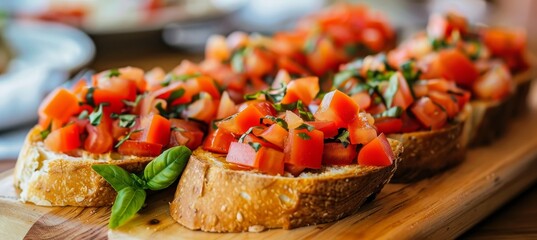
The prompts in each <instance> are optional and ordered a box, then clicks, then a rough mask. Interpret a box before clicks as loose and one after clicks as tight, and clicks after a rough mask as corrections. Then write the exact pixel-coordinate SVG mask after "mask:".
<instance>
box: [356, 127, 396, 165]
mask: <svg viewBox="0 0 537 240" xmlns="http://www.w3.org/2000/svg"><path fill="white" fill-rule="evenodd" d="M394 159H395V156H394V154H393V151H392V148H391V146H390V143H389V142H388V139H386V136H384V134H383V133H381V134H380V135H379V136H378V137H376V138H375V139H373V141H371V142H369V143H368V144H366V145H365V146H363V147H362V149H360V152H359V153H358V164H360V165H362V166H376V167H383V166H390V165H392V163H393V160H394Z"/></svg>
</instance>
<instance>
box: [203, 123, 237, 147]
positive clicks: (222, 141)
mask: <svg viewBox="0 0 537 240" xmlns="http://www.w3.org/2000/svg"><path fill="white" fill-rule="evenodd" d="M236 141H237V139H236V138H235V135H233V134H231V133H229V132H226V131H223V130H221V129H220V128H218V129H216V130H214V131H213V132H212V133H210V134H209V135H208V136H207V138H205V141H204V142H203V149H204V150H207V151H211V152H216V153H227V152H228V151H229V146H230V144H231V143H232V142H236Z"/></svg>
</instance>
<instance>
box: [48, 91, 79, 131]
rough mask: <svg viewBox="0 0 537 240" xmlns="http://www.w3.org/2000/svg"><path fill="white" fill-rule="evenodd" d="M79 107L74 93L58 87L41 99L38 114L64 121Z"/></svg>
mask: <svg viewBox="0 0 537 240" xmlns="http://www.w3.org/2000/svg"><path fill="white" fill-rule="evenodd" d="M79 109H80V106H79V104H78V98H77V97H76V95H75V94H73V93H71V92H70V91H69V90H67V89H65V88H58V89H56V90H54V91H53V92H52V93H50V94H49V95H48V96H47V97H46V98H45V100H43V102H42V103H41V105H40V106H39V116H46V117H48V118H52V119H57V120H58V121H60V122H63V123H65V121H67V120H68V119H69V118H70V117H71V116H72V115H73V114H75V113H77V112H78V110H79Z"/></svg>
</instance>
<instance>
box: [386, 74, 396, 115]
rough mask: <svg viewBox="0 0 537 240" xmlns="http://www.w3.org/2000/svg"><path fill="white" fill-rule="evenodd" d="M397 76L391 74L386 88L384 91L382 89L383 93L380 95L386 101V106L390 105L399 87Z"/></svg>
mask: <svg viewBox="0 0 537 240" xmlns="http://www.w3.org/2000/svg"><path fill="white" fill-rule="evenodd" d="M397 78H398V75H397V74H393V75H392V76H391V77H390V80H389V85H388V88H387V89H386V91H384V94H383V95H382V96H383V97H384V101H385V102H386V107H391V106H392V104H393V98H394V97H395V94H396V93H397V90H398V89H399V80H398V79H397Z"/></svg>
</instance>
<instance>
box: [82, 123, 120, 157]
mask: <svg viewBox="0 0 537 240" xmlns="http://www.w3.org/2000/svg"><path fill="white" fill-rule="evenodd" d="M86 129H87V131H88V137H87V138H86V141H85V142H84V149H85V150H86V151H88V152H91V153H96V154H102V153H106V152H110V150H112V146H113V144H114V139H113V137H112V133H111V132H110V130H109V127H108V126H107V124H106V122H104V121H101V123H100V124H99V125H98V126H93V125H91V124H87V125H86Z"/></svg>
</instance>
